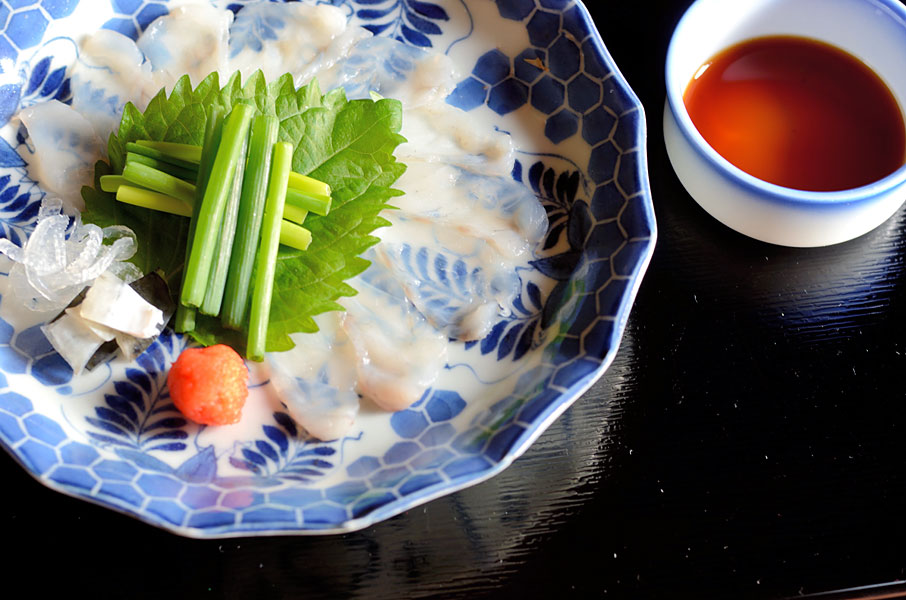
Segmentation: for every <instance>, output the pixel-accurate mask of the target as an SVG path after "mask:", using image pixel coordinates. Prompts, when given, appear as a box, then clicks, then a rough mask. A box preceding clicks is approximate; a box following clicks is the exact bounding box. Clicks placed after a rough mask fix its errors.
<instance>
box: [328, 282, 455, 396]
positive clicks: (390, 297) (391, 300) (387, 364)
mask: <svg viewBox="0 0 906 600" xmlns="http://www.w3.org/2000/svg"><path fill="white" fill-rule="evenodd" d="M353 285H354V287H355V288H356V289H358V291H359V293H358V294H357V295H355V296H353V297H351V298H343V299H342V300H341V301H340V303H341V304H342V305H343V306H344V307H345V308H346V312H345V313H343V321H342V322H343V330H344V331H345V332H346V335H347V336H349V339H350V340H351V342H352V345H353V347H354V348H355V351H356V363H355V364H356V370H357V373H358V391H359V393H360V394H361V395H362V396H364V397H365V398H368V399H369V400H371V401H373V402H374V403H375V404H377V405H378V406H380V407H381V408H383V409H385V410H391V411H398V410H403V409H406V408H408V407H409V406H411V405H412V404H414V403H415V402H416V401H418V399H419V398H421V397H422V395H423V394H424V393H425V391H426V390H427V389H428V388H429V387H431V385H432V384H433V383H434V382H435V380H436V379H437V377H438V375H439V374H440V370H441V369H442V368H443V367H444V365H445V364H446V361H447V337H446V336H445V335H444V334H443V333H441V332H440V331H438V330H437V329H435V328H434V327H432V326H431V325H430V324H429V323H428V322H427V321H425V318H424V317H423V316H422V315H421V314H419V312H418V311H417V310H415V307H414V306H412V304H411V303H409V302H408V301H407V300H406V298H405V297H404V296H401V295H396V294H390V293H387V292H386V291H384V290H381V289H378V288H377V287H375V286H373V285H371V284H369V283H367V282H366V281H364V280H361V279H358V280H356V281H355V282H354V283H353Z"/></svg>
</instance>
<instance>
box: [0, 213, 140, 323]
mask: <svg viewBox="0 0 906 600" xmlns="http://www.w3.org/2000/svg"><path fill="white" fill-rule="evenodd" d="M135 250H136V240H135V234H134V233H132V231H131V230H130V229H129V228H127V227H122V226H113V227H107V228H105V229H101V228H100V227H98V226H97V225H90V224H89V225H83V224H82V222H81V219H80V218H79V216H78V215H76V216H74V217H69V216H67V215H66V214H64V213H63V202H62V200H60V199H59V198H56V197H54V196H45V197H44V199H43V200H42V202H41V208H40V209H39V211H38V219H37V224H36V225H35V229H34V231H33V232H32V233H31V235H30V236H29V237H28V240H27V241H26V242H25V245H24V246H23V247H21V248H19V247H18V246H16V245H15V244H13V243H12V242H10V241H9V240H0V253H3V254H5V255H6V256H8V257H9V258H10V259H11V260H13V261H14V262H15V264H14V265H13V266H12V268H11V269H10V273H9V286H10V289H11V290H12V291H13V293H14V294H15V295H16V297H17V298H19V300H21V301H22V303H23V304H24V305H25V306H26V307H27V308H29V309H30V310H35V311H49V310H60V309H62V308H63V307H65V306H66V305H68V304H69V303H70V302H71V301H72V299H73V298H75V297H76V295H77V294H78V293H79V292H80V291H82V289H84V288H85V286H86V285H89V284H90V283H91V282H92V281H94V280H95V279H96V278H97V277H99V276H100V275H101V274H102V273H104V272H106V271H108V270H109V271H115V272H123V273H127V274H128V273H132V272H133V270H136V268H135V267H134V266H132V265H131V264H130V266H129V267H120V265H122V264H125V263H123V261H127V260H129V259H130V258H132V256H133V255H134V254H135Z"/></svg>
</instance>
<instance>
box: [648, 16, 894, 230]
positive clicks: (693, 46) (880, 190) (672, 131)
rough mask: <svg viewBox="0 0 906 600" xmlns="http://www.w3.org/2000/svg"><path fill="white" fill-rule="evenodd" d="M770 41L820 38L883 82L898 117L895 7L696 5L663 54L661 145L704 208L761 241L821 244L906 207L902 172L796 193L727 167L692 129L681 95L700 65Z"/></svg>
mask: <svg viewBox="0 0 906 600" xmlns="http://www.w3.org/2000/svg"><path fill="white" fill-rule="evenodd" d="M768 35H795V36H800V37H806V38H812V39H817V40H820V41H824V42H826V43H829V44H832V45H834V46H837V47H838V48H841V49H842V50H845V51H847V52H849V53H850V54H852V55H853V56H855V57H856V58H858V59H860V60H861V61H862V62H864V63H865V64H866V65H867V66H869V67H870V68H871V69H872V70H873V71H874V72H875V73H876V74H877V75H878V76H880V77H881V79H882V80H883V81H884V82H885V83H886V84H887V86H888V87H889V88H890V90H891V92H893V94H894V96H895V97H896V99H897V102H898V103H899V105H900V110H901V111H903V107H904V106H906V66H904V65H906V59H904V57H906V7H904V5H903V4H901V3H900V2H899V1H898V0H732V1H728V0H698V1H697V2H695V3H694V4H692V6H691V7H690V8H689V10H688V11H687V12H686V14H685V15H684V16H683V18H682V19H681V20H680V22H679V24H678V25H677V27H676V31H675V32H674V34H673V38H672V39H671V41H670V47H669V49H668V51H667V64H666V70H667V73H666V76H667V104H666V108H665V111H664V140H665V142H666V145H667V153H668V155H669V157H670V161H671V163H672V164H673V168H674V170H675V171H676V173H677V175H678V176H679V179H680V181H681V182H682V184H683V186H685V188H686V189H687V190H688V191H689V193H690V194H691V195H692V197H693V198H694V199H695V200H696V201H697V202H698V203H699V204H700V205H701V206H702V207H703V208H704V209H705V210H706V211H708V212H709V213H710V214H711V215H713V216H714V217H715V218H717V219H718V220H719V221H721V222H722V223H724V224H725V225H727V226H729V227H731V228H733V229H735V230H736V231H739V232H741V233H744V234H746V235H748V236H751V237H753V238H755V239H758V240H762V241H765V242H770V243H774V244H781V245H784V246H799V247H809V246H826V245H829V244H836V243H839V242H844V241H847V240H850V239H853V238H855V237H858V236H860V235H862V234H864V233H866V232H868V231H871V230H872V229H874V228H875V227H877V226H878V225H880V224H881V223H883V222H884V221H885V220H887V219H888V218H889V217H890V216H891V215H892V214H893V213H894V212H895V211H896V210H897V209H898V208H899V207H900V205H901V204H902V203H903V201H904V200H906V166H903V167H900V168H899V169H898V170H897V171H895V172H894V173H892V174H890V175H888V176H887V177H885V178H883V179H881V180H878V181H876V182H874V183H871V184H869V185H865V186H862V187H858V188H853V189H849V190H842V191H835V192H812V191H803V190H794V189H791V188H786V187H782V186H779V185H775V184H771V183H767V182H765V181H763V180H761V179H758V178H756V177H753V176H752V175H749V174H748V173H746V172H744V171H742V170H741V169H739V168H738V167H736V166H734V165H732V164H731V163H730V162H729V161H727V160H726V159H725V158H723V157H722V156H721V155H719V154H718V153H717V152H716V151H715V150H714V149H713V148H712V147H711V146H710V145H709V144H708V142H706V141H705V139H704V138H703V137H702V135H701V134H700V133H699V132H698V130H697V129H696V128H695V125H693V124H692V120H691V119H690V117H689V114H688V113H687V112H686V107H685V105H684V104H683V92H684V91H685V89H686V87H687V85H688V84H689V81H690V80H691V79H692V77H693V76H694V75H695V73H696V71H697V70H698V69H699V67H701V66H702V64H703V63H705V62H706V61H708V60H709V59H710V58H712V57H713V56H714V55H715V54H717V53H719V52H720V51H721V50H723V49H725V48H727V47H728V46H731V45H733V44H737V43H739V42H742V41H745V40H749V39H752V38H756V37H763V36H768ZM853 93H858V90H853Z"/></svg>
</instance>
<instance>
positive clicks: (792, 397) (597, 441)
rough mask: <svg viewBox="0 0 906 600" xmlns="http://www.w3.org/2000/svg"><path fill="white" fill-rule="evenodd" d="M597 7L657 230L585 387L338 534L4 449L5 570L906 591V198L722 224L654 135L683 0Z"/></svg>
mask: <svg viewBox="0 0 906 600" xmlns="http://www.w3.org/2000/svg"><path fill="white" fill-rule="evenodd" d="M589 4H590V7H589V8H590V10H591V12H592V14H593V15H594V16H595V19H596V22H597V24H598V26H599V28H600V30H601V33H602V35H603V38H604V40H605V43H606V44H607V46H608V48H609V50H610V52H611V54H612V55H613V57H614V59H615V60H616V62H617V64H618V65H619V66H620V68H621V70H622V72H623V74H624V75H625V76H626V78H627V79H628V80H629V82H630V84H631V85H632V87H633V88H634V89H635V90H636V92H637V93H638V95H639V96H640V97H641V99H642V102H643V104H644V106H645V111H646V114H647V117H648V127H649V163H650V173H651V188H652V192H653V196H654V202H655V210H656V214H657V220H658V227H659V240H658V245H657V250H656V252H655V255H654V259H653V261H652V263H651V267H650V269H649V271H648V274H647V275H646V277H645V280H644V283H643V285H642V287H641V290H640V292H639V295H638V299H637V302H636V305H635V307H634V309H633V311H632V316H631V318H630V321H629V325H628V329H627V332H626V336H625V338H624V340H623V343H622V345H621V348H620V351H619V353H618V355H617V357H616V360H615V361H614V363H613V365H612V366H611V367H610V369H609V370H608V371H607V373H606V374H605V376H604V377H603V378H602V379H601V380H600V381H599V382H598V383H597V384H595V385H594V387H593V388H592V389H591V390H590V391H589V392H588V393H587V394H586V395H585V396H584V397H583V398H581V399H580V400H579V401H578V402H577V403H576V404H575V405H574V406H573V407H572V408H571V409H569V410H568V411H567V412H566V413H565V414H564V415H563V416H561V417H560V419H559V420H558V421H557V422H556V423H555V424H554V425H553V426H552V427H551V428H550V429H549V430H548V431H547V432H546V433H545V434H544V435H543V436H542V437H541V438H540V439H539V440H538V441H537V442H536V443H535V444H534V446H533V447H532V448H531V449H530V450H529V451H528V452H527V453H526V454H525V455H524V456H523V457H521V458H520V459H518V460H517V461H516V462H515V464H514V465H513V466H512V467H510V468H509V469H507V470H506V471H505V472H504V473H503V474H501V475H499V476H497V477H495V478H493V479H492V480H490V481H487V482H485V483H482V484H480V485H478V486H475V487H473V488H470V489H467V490H464V491H461V492H458V493H456V494H453V495H451V496H447V497H444V498H441V499H439V500H436V501H434V502H431V503H429V504H427V505H424V506H421V507H418V508H416V509H413V510H411V511H409V512H407V513H404V514H402V515H400V516H398V517H395V518H393V519H391V520H389V521H387V522H384V523H381V524H378V525H375V526H373V527H370V528H368V529H366V530H364V531H360V532H356V533H352V534H348V535H344V536H329V537H277V538H247V539H229V540H213V541H198V540H190V539H184V538H180V537H177V536H175V535H173V534H169V533H165V532H163V531H159V530H157V529H154V528H152V527H150V526H148V525H144V524H142V523H139V522H138V521H135V520H133V519H131V518H128V517H125V516H122V515H119V514H117V513H114V512H112V511H109V510H107V509H102V508H99V507H96V506H93V505H91V504H88V503H85V502H82V501H78V500H73V499H70V498H67V497H64V496H62V495H60V494H57V493H55V492H52V491H50V490H48V489H45V488H44V487H42V486H40V485H39V484H38V483H36V482H35V481H33V480H32V479H31V477H30V476H29V475H27V474H26V473H25V471H24V470H22V469H21V468H20V467H19V466H18V465H17V464H16V463H15V462H14V461H13V460H12V459H11V458H10V457H9V456H7V455H6V454H5V453H2V452H0V470H2V473H3V478H4V481H6V482H7V484H6V487H5V490H4V493H2V494H0V527H2V530H0V531H2V533H0V535H2V538H3V540H4V542H5V543H4V545H5V546H6V548H7V555H6V558H5V559H4V561H3V563H2V565H3V566H2V572H3V574H4V580H5V581H6V582H21V583H24V584H26V585H27V586H28V587H27V588H25V589H27V590H29V591H30V594H29V595H33V596H35V597H46V594H49V593H50V592H51V588H52V587H55V586H57V585H61V586H65V589H66V590H67V593H69V594H79V595H81V594H83V593H84V594H86V595H88V596H89V597H92V598H107V597H110V598H150V597H154V598H166V597H172V598H177V597H189V598H271V597H274V598H346V597H356V598H399V597H431V596H434V597H439V598H466V597H468V598H477V597H486V596H488V597H520V596H521V597H528V598H536V597H560V596H566V597H616V598H677V597H680V598H684V597H696V598H710V597H714V598H784V597H796V596H801V595H810V594H819V593H822V592H835V593H833V594H830V595H825V594H822V595H821V596H819V597H824V598H844V597H845V598H868V597H872V598H881V597H893V596H892V594H896V593H897V592H898V591H900V590H901V589H904V588H902V587H901V586H900V585H899V583H898V582H900V581H903V580H906V545H904V543H903V539H904V537H906V535H904V534H906V501H904V499H906V468H904V465H906V435H904V434H906V392H904V391H903V390H904V383H903V382H904V374H906V318H904V317H903V311H904V310H906V266H904V257H903V253H904V250H906V248H904V247H906V235H904V226H906V212H904V211H903V210H901V211H900V212H898V213H897V214H896V215H895V216H894V217H893V218H892V219H891V220H890V221H888V222H887V223H885V224H884V225H882V226H881V227H880V228H879V229H877V230H876V231H874V232H872V233H869V234H868V235H865V236H863V237H862V238H860V239H857V240H854V241H852V242H849V243H846V244H843V245H839V246H835V247H831V248H822V249H810V250H794V249H786V248H780V247H775V246H770V245H766V244H762V243H759V242H755V241H753V240H750V239H747V238H745V237H743V236H741V235H739V234H736V233H734V232H732V231H730V230H728V229H726V228H725V227H723V226H722V225H720V224H718V223H717V222H716V221H714V220H713V219H712V218H711V217H709V216H708V215H707V214H705V213H704V211H703V210H701V209H700V208H699V207H698V206H697V205H696V204H695V203H694V201H693V200H692V199H691V198H690V197H689V196H688V195H687V194H686V193H685V191H684V190H683V188H682V187H681V186H680V184H679V182H678V180H677V179H676V177H675V175H674V174H673V171H672V169H671V168H670V164H669V162H668V160H667V157H666V153H665V150H664V145H663V139H662V135H661V116H662V110H663V102H664V84H663V61H664V56H665V53H666V48H667V43H668V40H669V36H670V33H671V31H672V29H673V26H674V25H675V23H676V21H677V20H678V18H679V17H680V15H681V14H682V12H683V11H684V10H685V8H686V6H688V4H689V2H688V0H678V1H675V2H668V1H660V2H658V1H651V0H648V1H642V0H639V1H635V2H607V3H604V2H598V3H594V2H589ZM9 585H12V584H11V583H10V584H9ZM855 588H861V589H855ZM4 589H6V590H9V589H12V588H10V587H8V585H7V584H6V583H5V584H4ZM840 590H848V591H844V592H841V591H840ZM3 596H4V597H6V594H5V593H4V594H3ZM9 597H18V596H9Z"/></svg>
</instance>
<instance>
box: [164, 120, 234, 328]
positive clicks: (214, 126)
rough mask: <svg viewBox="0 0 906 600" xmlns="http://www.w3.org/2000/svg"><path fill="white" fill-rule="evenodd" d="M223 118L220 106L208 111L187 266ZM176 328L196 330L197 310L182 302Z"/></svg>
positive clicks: (190, 227)
mask: <svg viewBox="0 0 906 600" xmlns="http://www.w3.org/2000/svg"><path fill="white" fill-rule="evenodd" d="M223 118H224V117H223V108H222V107H221V106H220V105H219V104H213V105H212V106H211V107H210V109H209V110H208V118H207V121H206V122H205V129H204V146H203V148H204V152H202V154H201V160H200V162H199V165H198V178H197V179H196V181H195V203H194V206H193V207H192V215H191V218H190V221H189V234H188V237H187V240H188V242H187V243H186V262H185V264H188V263H189V255H190V253H191V251H192V243H193V241H194V239H195V226H196V223H198V211H199V208H200V207H201V200H202V198H203V197H204V193H205V189H207V183H208V177H209V175H210V173H211V167H212V165H213V164H214V157H215V155H216V154H217V148H218V147H219V146H220V137H221V135H222V134H223ZM185 285H186V269H185V268H183V271H182V281H181V283H180V289H182V288H183V287H185ZM174 328H175V329H176V331H179V332H181V333H185V332H188V331H192V330H194V329H195V309H194V308H191V307H188V306H186V305H184V304H183V303H182V302H180V303H179V306H177V308H176V317H175V319H174Z"/></svg>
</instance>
